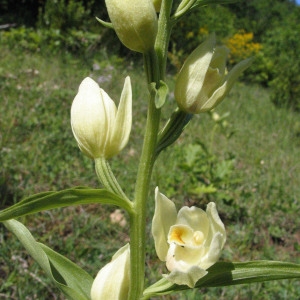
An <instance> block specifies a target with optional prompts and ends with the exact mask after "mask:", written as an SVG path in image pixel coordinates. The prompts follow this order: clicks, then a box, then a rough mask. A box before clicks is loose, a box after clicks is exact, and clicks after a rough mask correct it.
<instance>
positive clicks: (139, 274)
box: [128, 0, 172, 300]
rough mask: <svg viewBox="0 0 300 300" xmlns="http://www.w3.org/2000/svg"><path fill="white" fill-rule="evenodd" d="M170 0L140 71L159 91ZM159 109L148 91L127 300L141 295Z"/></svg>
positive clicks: (165, 1) (165, 2)
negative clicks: (153, 43) (151, 47)
mask: <svg viewBox="0 0 300 300" xmlns="http://www.w3.org/2000/svg"><path fill="white" fill-rule="evenodd" d="M171 8H172V0H163V1H162V7H161V12H160V17H159V23H158V26H159V28H158V34H157V39H156V44H155V51H154V49H151V50H150V51H149V52H148V53H145V54H144V67H145V73H146V76H147V82H148V85H150V84H151V83H153V82H154V83H155V84H156V88H158V87H159V83H160V80H163V79H164V77H165V69H166V59H167V49H168V44H169V38H170V32H171V25H170V12H171ZM159 123H160V109H157V108H156V106H155V93H153V91H151V90H150V97H149V103H148V112H147V122H146V129H145V136H144V143H143V148H142V153H141V158H140V162H139V168H138V173H137V180H136V185H135V195H134V202H133V212H132V213H131V214H130V281H131V283H130V291H129V298H128V299H130V300H137V299H140V298H141V297H142V295H143V291H144V278H145V244H146V205H147V199H148V196H149V186H150V180H151V175H152V170H153V165H154V162H155V158H156V152H155V150H156V145H157V136H158V132H159Z"/></svg>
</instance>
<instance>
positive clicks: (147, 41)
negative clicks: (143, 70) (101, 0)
mask: <svg viewBox="0 0 300 300" xmlns="http://www.w3.org/2000/svg"><path fill="white" fill-rule="evenodd" d="M105 3H106V7H107V11H108V15H109V17H110V20H111V22H112V24H113V27H114V30H115V31H116V33H117V35H118V37H119V39H120V40H121V42H122V43H123V44H124V45H125V46H126V47H128V48H129V49H131V50H133V51H137V52H141V53H145V52H147V51H149V50H150V49H152V48H153V47H154V43H155V38H156V34H157V28H158V25H157V24H158V21H157V16H156V12H155V9H154V5H153V2H152V0H122V1H120V0H105Z"/></svg>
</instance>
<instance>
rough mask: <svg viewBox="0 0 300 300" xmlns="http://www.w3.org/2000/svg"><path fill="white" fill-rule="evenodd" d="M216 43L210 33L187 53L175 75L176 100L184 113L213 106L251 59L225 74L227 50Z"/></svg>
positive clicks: (218, 101)
mask: <svg viewBox="0 0 300 300" xmlns="http://www.w3.org/2000/svg"><path fill="white" fill-rule="evenodd" d="M215 44H216V40H215V36H214V35H211V36H210V37H209V38H208V39H207V40H206V41H205V42H204V43H202V44H201V45H200V46H199V47H198V48H196V49H195V50H194V51H193V52H192V54H191V55H189V57H188V58H187V60H186V61H185V63H184V64H183V66H182V68H181V70H180V72H179V74H178V77H177V79H176V84H175V99H176V101H177V104H178V106H179V108H180V109H181V110H183V111H185V112H188V113H192V114H198V113H201V112H205V111H209V110H211V109H213V108H214V107H216V106H217V105H218V104H219V103H220V102H221V101H222V100H223V99H224V97H225V96H226V95H227V94H228V93H229V91H230V90H231V88H232V86H233V84H234V82H235V81H236V80H237V78H238V76H239V75H240V74H241V73H242V72H243V71H244V70H245V69H246V68H248V67H249V65H250V64H251V62H252V59H251V58H250V59H246V60H243V61H241V62H240V63H238V64H237V65H236V66H234V68H232V70H231V71H230V72H229V73H228V72H227V70H226V59H227V56H228V51H229V50H228V49H227V48H226V47H215Z"/></svg>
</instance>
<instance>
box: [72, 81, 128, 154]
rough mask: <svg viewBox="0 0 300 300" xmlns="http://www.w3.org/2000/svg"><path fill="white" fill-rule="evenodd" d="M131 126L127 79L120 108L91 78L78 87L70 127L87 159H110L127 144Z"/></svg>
mask: <svg viewBox="0 0 300 300" xmlns="http://www.w3.org/2000/svg"><path fill="white" fill-rule="evenodd" d="M131 123H132V91H131V83H130V78H129V77H127V78H126V79H125V83H124V88H123V91H122V94H121V99H120V103H119V107H118V109H117V107H116V105H115V103H114V102H113V100H112V99H111V98H110V97H109V96H108V94H107V93H106V92H105V91H104V90H103V89H101V88H100V87H99V85H98V84H97V83H96V82H95V81H94V80H93V79H91V78H89V77H87V78H85V79H84V80H83V81H82V83H81V84H80V86H79V90H78V94H77V95H76V97H75V99H74V101H73V103H72V107H71V126H72V131H73V134H74V137H75V139H76V141H77V143H78V146H79V148H80V150H81V151H82V152H83V153H84V154H85V155H87V156H89V157H90V158H94V159H95V158H99V157H102V158H106V159H107V158H110V157H112V156H114V155H116V154H118V153H119V152H120V151H121V150H122V149H123V148H124V147H125V146H126V144H127V142H128V139H129V134H130V131H131Z"/></svg>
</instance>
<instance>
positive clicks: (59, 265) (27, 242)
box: [4, 220, 93, 300]
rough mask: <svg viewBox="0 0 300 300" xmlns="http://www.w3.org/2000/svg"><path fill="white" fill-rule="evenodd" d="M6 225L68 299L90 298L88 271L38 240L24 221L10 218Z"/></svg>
mask: <svg viewBox="0 0 300 300" xmlns="http://www.w3.org/2000/svg"><path fill="white" fill-rule="evenodd" d="M4 225H5V226H6V227H7V229H8V230H10V231H11V232H13V233H14V234H15V235H16V237H17V238H18V239H19V240H20V242H21V243H22V244H23V246H24V247H25V248H26V250H27V252H28V253H29V254H30V255H31V256H32V258H33V259H34V260H35V261H36V262H37V263H38V264H39V265H40V267H41V268H42V269H43V270H44V271H45V273H46V274H47V275H48V276H49V277H50V278H51V279H52V280H53V282H54V283H55V285H56V286H57V287H58V288H59V289H60V290H61V291H62V292H63V293H64V294H65V295H66V296H67V297H68V299H73V300H89V299H90V290H91V287H92V284H93V278H92V277H91V276H90V275H89V274H88V273H86V272H85V271H84V270H83V269H81V268H80V267H79V266H77V265H76V264H74V263H73V262H71V261H70V260H68V259H67V258H65V257H64V256H62V255H60V254H59V253H57V252H55V251H53V250H51V249H50V248H48V247H47V246H45V245H43V244H41V243H38V242H36V240H35V239H34V238H33V236H32V235H31V233H30V232H29V230H28V229H27V228H26V227H25V226H24V225H23V224H22V223H20V222H18V221H16V220H9V221H5V222H4Z"/></svg>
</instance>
